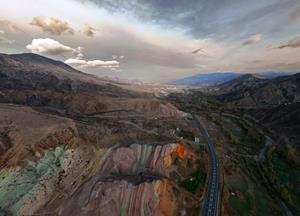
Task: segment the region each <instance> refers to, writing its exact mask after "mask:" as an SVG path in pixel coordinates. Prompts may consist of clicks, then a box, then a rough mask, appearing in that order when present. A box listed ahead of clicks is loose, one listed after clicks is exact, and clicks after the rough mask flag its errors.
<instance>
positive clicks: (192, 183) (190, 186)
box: [179, 170, 206, 194]
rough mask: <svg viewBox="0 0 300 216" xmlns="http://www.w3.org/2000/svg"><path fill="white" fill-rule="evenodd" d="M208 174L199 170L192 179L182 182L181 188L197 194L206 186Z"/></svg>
mask: <svg viewBox="0 0 300 216" xmlns="http://www.w3.org/2000/svg"><path fill="white" fill-rule="evenodd" d="M205 180H206V173H205V172H203V171H202V170H197V171H196V172H194V173H193V174H192V175H191V177H189V178H187V179H185V180H183V181H182V182H180V184H179V185H180V186H181V187H183V188H185V189H186V190H187V191H189V192H191V193H193V194H195V193H196V192H197V189H198V188H200V187H201V188H203V187H204V186H205Z"/></svg>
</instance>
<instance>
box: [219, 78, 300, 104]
mask: <svg viewBox="0 0 300 216" xmlns="http://www.w3.org/2000/svg"><path fill="white" fill-rule="evenodd" d="M299 92H300V73H298V74H295V75H291V76H283V77H278V78H274V79H271V80H268V81H265V82H262V83H260V81H259V82H258V85H253V86H249V88H245V89H240V90H235V89H233V90H232V91H230V92H227V93H225V94H220V95H218V96H217V99H218V100H220V101H222V102H224V103H226V104H228V105H230V106H239V107H256V108H257V107H265V106H271V107H272V106H278V105H280V104H284V103H295V102H299V101H300V93H299Z"/></svg>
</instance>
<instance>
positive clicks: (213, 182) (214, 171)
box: [192, 114, 219, 216]
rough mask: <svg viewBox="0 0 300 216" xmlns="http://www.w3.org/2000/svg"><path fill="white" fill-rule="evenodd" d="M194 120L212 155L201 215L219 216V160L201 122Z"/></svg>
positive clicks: (195, 118)
mask: <svg viewBox="0 0 300 216" xmlns="http://www.w3.org/2000/svg"><path fill="white" fill-rule="evenodd" d="M192 116H193V118H194V120H195V122H196V124H197V127H198V128H199V130H200V132H201V134H202V136H203V139H204V141H205V142H206V144H207V147H208V152H209V155H210V167H211V170H210V174H209V180H208V189H207V194H206V197H205V199H204V203H203V207H202V212H201V213H200V214H201V215H203V216H216V215H217V214H218V202H219V167H218V158H217V155H216V151H215V147H214V145H213V144H212V143H211V141H210V139H209V137H208V135H207V132H206V130H205V128H204V127H203V125H202V123H201V122H200V120H199V118H198V117H197V116H195V115H193V114H192Z"/></svg>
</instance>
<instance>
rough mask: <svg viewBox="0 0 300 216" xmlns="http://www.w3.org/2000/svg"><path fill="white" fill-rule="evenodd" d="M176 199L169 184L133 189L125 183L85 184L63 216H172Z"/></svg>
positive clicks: (149, 185)
mask: <svg viewBox="0 0 300 216" xmlns="http://www.w3.org/2000/svg"><path fill="white" fill-rule="evenodd" d="M176 203H177V198H176V196H175V191H174V189H173V187H172V184H171V183H170V182H168V181H164V180H157V181H152V182H144V183H141V184H138V185H132V184H130V183H128V182H127V181H97V182H95V183H94V184H85V185H84V186H83V187H82V189H81V190H80V191H79V193H78V194H76V195H75V197H73V198H72V199H71V200H69V201H68V202H67V204H66V205H65V207H64V208H63V209H62V212H61V213H62V215H112V216H114V215H116V216H117V215H136V216H138V215H173V213H174V211H175V210H176Z"/></svg>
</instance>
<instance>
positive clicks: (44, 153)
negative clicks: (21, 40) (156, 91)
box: [0, 54, 208, 215]
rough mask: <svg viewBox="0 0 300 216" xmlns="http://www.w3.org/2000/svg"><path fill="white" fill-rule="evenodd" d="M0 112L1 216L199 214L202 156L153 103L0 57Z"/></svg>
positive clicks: (174, 113)
mask: <svg viewBox="0 0 300 216" xmlns="http://www.w3.org/2000/svg"><path fill="white" fill-rule="evenodd" d="M0 113H1V114H0V179H1V180H0V215H34V214H41V215H44V214H47V215H49V214H50V215H70V214H75V215H76V214H77V215H78V214H79V215H108V214H109V215H120V214H121V213H122V214H123V213H124V212H126V214H127V215H143V214H144V215H147V214H150V215H174V214H180V212H183V211H184V212H198V202H199V198H200V197H201V196H202V194H203V191H204V183H205V178H206V173H207V171H206V170H207V163H208V158H207V155H206V154H201V155H200V154H197V153H196V151H195V146H193V142H192V140H193V138H194V136H195V133H196V132H195V130H194V128H192V127H191V126H190V125H191V123H190V122H187V121H186V120H185V119H184V116H186V114H185V113H183V112H181V111H179V110H178V109H177V108H176V107H175V106H173V105H172V104H170V103H168V102H165V101H162V100H161V99H159V98H155V97H154V95H153V94H150V93H146V92H145V91H143V92H141V91H139V90H138V89H134V86H127V85H126V84H120V83H116V82H112V81H105V80H102V79H99V78H97V77H94V76H91V75H88V74H85V73H82V72H80V71H77V70H75V69H73V68H72V67H70V66H68V65H66V64H64V63H62V62H59V61H54V60H52V59H49V58H45V57H43V56H39V55H35V54H20V55H5V54H1V55H0ZM195 173H196V174H197V175H198V176H199V178H197V179H196V180H193V181H192V182H190V180H189V179H190V178H191V177H192V176H194V175H195ZM200 177H201V178H200ZM182 182H184V184H183V183H182ZM186 182H188V183H186ZM191 184H192V185H193V187H192V189H191V187H190V185H191ZM95 203H99V205H100V206H101V207H99V205H98V204H97V205H95ZM132 206H135V207H136V208H132Z"/></svg>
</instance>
